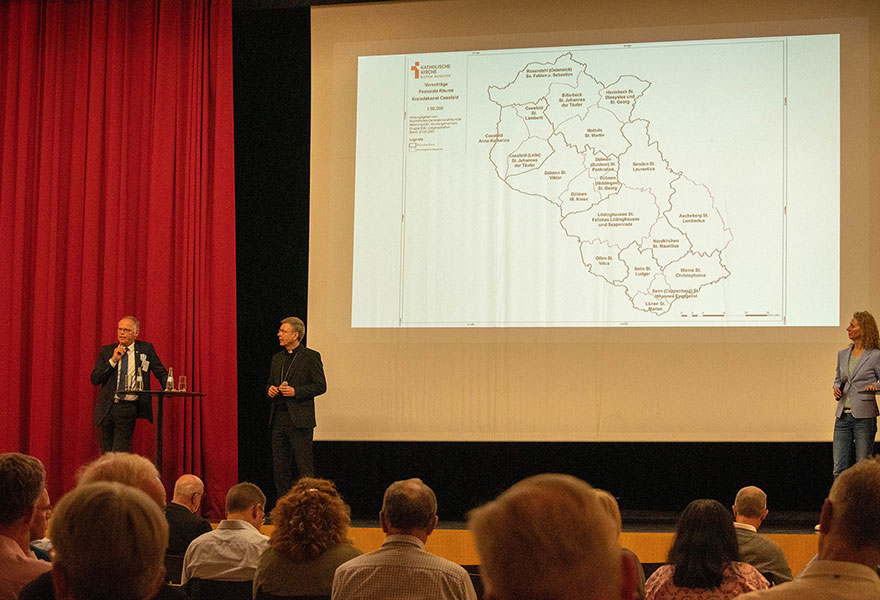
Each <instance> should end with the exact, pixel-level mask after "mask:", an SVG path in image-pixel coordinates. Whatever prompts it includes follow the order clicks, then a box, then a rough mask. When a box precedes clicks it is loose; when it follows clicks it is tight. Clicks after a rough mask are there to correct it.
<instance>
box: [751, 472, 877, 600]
mask: <svg viewBox="0 0 880 600" xmlns="http://www.w3.org/2000/svg"><path fill="white" fill-rule="evenodd" d="M819 524H820V525H821V527H820V529H819V556H818V559H816V560H813V561H812V562H810V564H808V565H807V566H806V567H804V569H803V570H802V571H801V572H800V573H799V574H798V576H797V577H796V578H795V579H794V581H791V582H789V583H783V584H782V585H778V586H776V587H774V588H772V589H770V590H766V591H763V592H752V593H751V594H746V595H744V596H741V598H742V600H827V599H831V598H833V599H834V600H865V599H867V598H880V578H878V577H877V565H880V457H876V456H875V457H874V458H867V459H865V460H863V461H860V462H858V463H856V465H855V466H852V467H850V468H849V469H847V470H845V471H843V473H841V474H840V475H838V476H837V479H835V480H834V483H833V484H832V486H831V492H829V494H828V498H827V499H826V500H825V503H824V504H823V505H822V515H821V517H820V520H819Z"/></svg>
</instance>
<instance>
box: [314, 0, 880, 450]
mask: <svg viewBox="0 0 880 600" xmlns="http://www.w3.org/2000/svg"><path fill="white" fill-rule="evenodd" d="M596 6H598V5H597V4H593V3H580V2H570V3H569V2H551V3H549V5H548V4H542V6H541V7H535V6H534V5H532V4H529V3H519V2H513V3H505V5H504V7H505V8H504V11H503V13H499V11H498V10H497V7H498V5H497V3H491V2H406V3H379V4H367V5H357V6H351V5H349V6H330V7H319V8H313V9H312V46H313V50H312V77H313V82H312V90H313V91H312V163H311V223H310V274H309V315H308V316H309V319H308V328H309V329H308V335H307V339H308V342H309V345H310V346H312V347H314V348H316V349H318V350H319V351H321V352H322V355H323V356H324V361H325V369H326V372H327V378H328V392H327V394H326V395H325V396H323V397H322V398H320V399H319V409H318V416H319V424H318V429H317V431H316V437H317V438H318V439H339V440H513V441H534V440H548V441H549V440H552V441H562V440H585V441H587V440H589V441H593V440H604V441H630V440H631V441H679V440H681V441H695V440H704V441H719V440H730V441H747V440H748V441H784V440H826V439H829V438H830V425H829V423H830V415H831V412H832V410H833V403H832V399H831V394H830V388H831V381H832V378H833V375H834V360H835V353H836V351H837V350H838V349H839V348H841V347H843V346H844V345H845V344H846V342H847V340H846V336H845V332H844V331H843V328H842V327H841V326H840V324H841V323H845V322H847V321H848V320H849V315H850V314H851V313H852V311H854V310H861V309H868V310H871V308H872V306H871V302H872V301H875V300H876V297H877V295H876V293H875V291H876V289H877V288H876V284H874V283H872V282H873V281H876V278H872V277H871V275H872V274H875V272H876V267H873V266H872V263H871V261H870V260H869V249H870V248H871V247H875V248H876V243H875V242H872V241H870V235H869V233H868V227H869V222H870V221H871V220H872V219H874V220H876V218H877V216H878V209H877V208H875V207H874V206H873V205H872V204H871V203H870V202H869V194H868V187H869V178H870V168H869V167H870V165H871V164H874V166H875V167H876V163H877V156H876V153H875V154H874V155H871V156H872V157H871V158H870V159H869V150H868V148H869V143H868V142H869V134H871V130H870V129H869V128H868V127H867V126H865V124H866V123H867V122H868V114H869V106H874V107H875V109H876V98H877V96H876V90H872V89H871V88H870V87H869V85H875V86H876V84H869V82H870V80H871V78H870V77H869V73H874V74H876V71H877V69H876V66H875V65H873V64H870V65H869V63H868V59H867V51H866V49H865V48H866V46H867V44H868V35H867V31H868V25H867V22H868V19H867V18H862V19H859V18H848V19H841V18H835V17H836V15H834V14H833V8H829V9H828V11H829V14H828V15H827V18H824V19H819V20H814V21H791V20H786V17H787V15H786V14H785V10H784V7H782V8H777V9H772V8H767V7H763V8H762V10H763V11H764V12H765V13H766V14H765V15H764V16H763V18H762V19H761V20H760V21H757V20H755V17H756V16H757V15H756V14H755V11H754V10H752V9H749V6H747V5H745V4H741V3H720V4H718V5H716V6H714V7H704V6H702V5H697V4H694V5H692V6H691V7H690V8H689V7H688V6H687V5H685V4H683V5H682V9H681V11H676V12H675V13H674V14H673V13H669V12H668V11H659V10H651V9H647V8H646V10H645V11H643V12H642V13H640V14H639V15H638V16H634V15H633V14H632V13H630V12H627V11H625V10H624V9H623V8H620V9H615V8H614V7H610V8H609V6H608V5H606V4H603V5H601V6H602V8H603V12H602V17H601V18H597V17H596V14H597V13H595V12H594V11H592V10H591V7H592V8H595V7H596ZM649 6H650V4H647V3H646V4H645V7H649ZM792 6H794V5H792ZM697 7H699V8H697ZM539 8H540V10H539ZM550 9H552V10H550ZM691 9H693V10H691ZM874 12H875V13H876V12H877V11H874ZM737 13H739V14H741V15H742V16H743V19H742V22H740V23H736V24H729V23H726V22H724V21H727V20H729V17H730V15H731V14H737ZM874 16H875V17H876V15H874ZM575 17H576V18H575ZM573 23H578V24H581V23H582V24H583V29H582V30H574V31H573V30H572V24H573ZM875 79H876V78H875ZM872 91H873V93H872ZM872 135H875V137H876V134H872ZM841 232H843V233H842V234H841ZM841 237H842V239H843V242H841ZM853 239H860V240H865V242H864V244H862V245H858V244H856V245H853V244H848V243H847V240H853ZM872 268H873V269H874V271H872V270H871V269H872Z"/></svg>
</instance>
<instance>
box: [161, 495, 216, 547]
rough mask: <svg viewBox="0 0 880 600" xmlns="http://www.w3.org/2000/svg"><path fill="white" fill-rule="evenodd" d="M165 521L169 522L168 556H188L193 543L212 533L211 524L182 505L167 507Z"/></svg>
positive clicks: (169, 505)
mask: <svg viewBox="0 0 880 600" xmlns="http://www.w3.org/2000/svg"><path fill="white" fill-rule="evenodd" d="M165 519H166V520H167V521H168V550H167V551H166V553H167V554H179V555H184V554H186V549H187V548H188V547H189V543H190V542H191V541H193V540H194V539H196V538H197V537H199V536H200V535H202V534H203V533H208V532H209V531H211V524H210V523H209V522H208V521H207V520H206V519H203V518H202V517H200V516H199V515H197V514H194V513H193V512H192V511H191V510H190V509H188V508H187V507H185V506H183V505H182V504H176V503H174V502H171V503H170V504H168V506H166V507H165Z"/></svg>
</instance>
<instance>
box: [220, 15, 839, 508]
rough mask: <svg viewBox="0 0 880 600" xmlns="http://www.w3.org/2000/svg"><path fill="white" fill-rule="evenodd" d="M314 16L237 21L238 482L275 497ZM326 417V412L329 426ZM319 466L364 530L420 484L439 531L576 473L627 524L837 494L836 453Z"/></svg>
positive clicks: (399, 447) (765, 447)
mask: <svg viewBox="0 0 880 600" xmlns="http://www.w3.org/2000/svg"><path fill="white" fill-rule="evenodd" d="M308 11H309V9H308V8H306V7H287V8H275V9H271V10H266V9H261V10H254V9H247V10H237V11H236V12H235V13H234V21H233V25H234V27H233V35H234V39H233V51H234V77H235V81H234V86H235V87H234V91H235V177H236V189H235V192H236V222H237V225H236V236H237V239H236V251H237V254H238V264H237V273H238V367H239V373H238V382H239V384H238V385H239V390H238V391H239V402H238V409H239V417H238V418H239V449H238V452H239V478H240V479H241V480H248V481H253V482H254V483H256V484H257V485H259V486H260V487H261V488H263V490H264V491H266V492H267V495H269V496H272V495H273V485H272V467H271V451H270V447H269V441H268V403H267V402H266V397H265V392H264V390H265V385H266V377H267V374H268V365H269V360H270V357H271V355H272V354H273V353H274V352H276V351H277V350H278V340H277V338H276V337H275V332H276V331H277V328H278V321H279V320H280V319H281V318H283V317H286V316H291V315H296V316H300V317H302V318H303V319H304V320H305V321H306V326H307V327H308V315H307V314H306V309H307V301H306V300H307V292H308V224H309V118H310V115H309V94H310V91H309V86H310V64H309V62H310V59H309V12H308ZM307 331H308V329H307ZM306 339H307V340H308V335H306ZM318 350H320V348H318ZM324 360H325V361H326V362H330V361H332V360H333V357H332V356H324ZM329 385H330V387H331V388H332V386H333V382H332V381H331V382H329ZM320 404H321V400H320V398H319V399H318V420H319V421H320V418H321V408H320ZM831 425H832V423H831V415H830V411H829V422H828V426H829V427H831ZM208 435H210V432H208ZM315 460H316V468H317V471H318V474H319V475H320V476H323V477H329V478H331V479H333V480H335V481H336V482H337V485H338V486H339V488H340V491H341V492H342V493H343V495H344V496H345V497H346V499H347V500H348V502H349V503H350V504H351V505H352V511H353V514H354V515H355V516H356V517H359V518H374V517H375V516H376V513H377V512H378V508H379V504H380V502H381V497H382V492H383V490H384V489H385V487H386V486H387V485H388V483H389V482H391V481H393V480H395V479H401V478H405V477H413V476H419V477H422V478H423V479H424V480H425V481H426V482H428V484H429V485H431V486H432V487H433V488H434V489H435V491H436V492H437V495H438V498H439V500H440V506H441V517H442V518H444V519H452V520H461V519H462V517H463V515H464V514H465V512H466V511H467V510H468V509H470V508H472V507H473V506H476V505H477V504H479V503H481V502H484V501H486V500H488V499H490V498H492V497H493V496H494V495H496V494H497V493H498V492H500V491H501V490H502V489H504V488H505V487H507V486H509V485H510V484H511V483H513V482H515V481H517V480H519V479H521V478H523V477H525V476H527V475H531V474H535V473H541V472H546V471H557V472H567V473H572V474H575V475H578V476H580V477H582V478H584V479H586V480H587V481H589V482H590V483H592V484H593V485H596V486H599V487H603V488H606V489H608V490H609V491H611V492H613V493H614V494H615V495H617V496H619V497H620V502H621V506H622V508H624V509H629V510H633V509H635V510H663V511H679V510H681V508H683V507H684V506H685V505H686V504H687V502H689V501H690V500H692V499H694V498H705V497H709V498H716V499H718V500H720V501H721V502H722V503H723V504H725V505H729V504H731V503H732V501H733V496H734V494H735V493H736V491H737V489H739V488H740V487H742V486H743V485H747V484H753V485H758V486H760V487H762V488H764V489H765V490H766V491H767V492H768V493H769V495H770V502H771V508H772V509H773V510H774V511H782V510H797V511H816V512H818V509H819V507H820V505H821V501H822V499H823V498H824V495H825V493H826V491H827V488H828V485H829V484H830V472H831V447H830V444H827V443H776V444H769V443H741V444H734V443H705V444H691V443H687V444H686V443H437V442H430V443H428V442H425V443H401V442H372V443H366V442H319V443H317V444H316V448H315Z"/></svg>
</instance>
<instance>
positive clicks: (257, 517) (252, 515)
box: [226, 481, 266, 529]
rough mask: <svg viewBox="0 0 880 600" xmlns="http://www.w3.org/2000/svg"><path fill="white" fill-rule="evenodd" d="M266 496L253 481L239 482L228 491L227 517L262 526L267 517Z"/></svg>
mask: <svg viewBox="0 0 880 600" xmlns="http://www.w3.org/2000/svg"><path fill="white" fill-rule="evenodd" d="M265 507H266V496H265V495H264V494H263V492H262V490H260V488H258V487H257V486H255V485H254V484H253V483H248V482H247V481H244V482H242V483H237V484H235V485H234V486H232V487H231V488H229V491H228V492H226V518H227V519H235V520H239V521H246V522H248V523H250V524H251V525H253V526H254V527H256V528H257V529H259V528H260V525H262V524H263V519H264V518H265V517H266V509H265Z"/></svg>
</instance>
